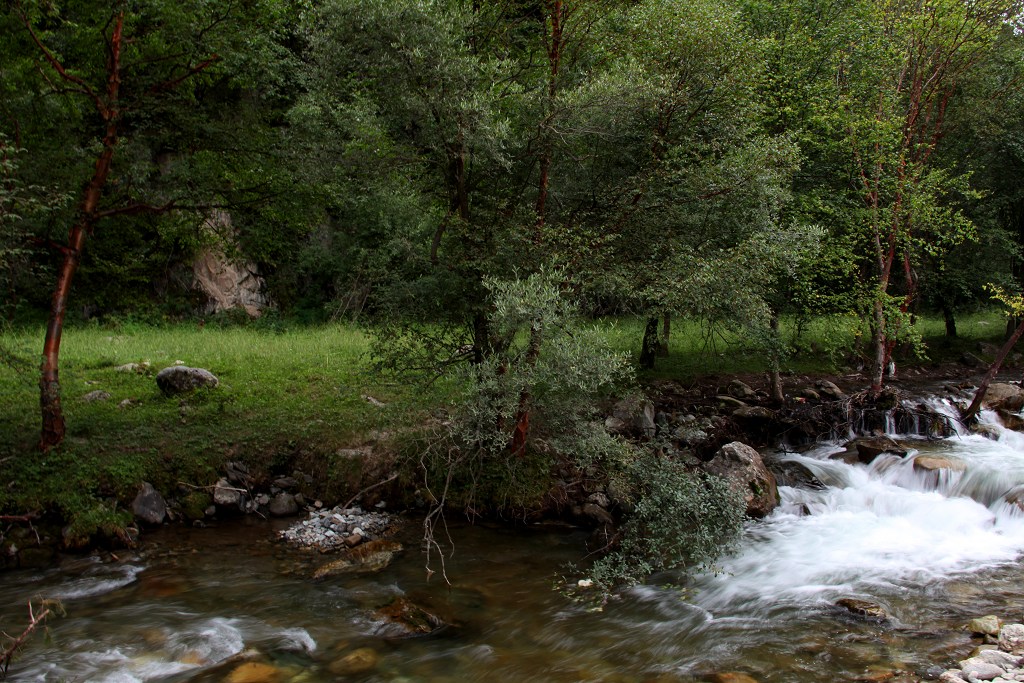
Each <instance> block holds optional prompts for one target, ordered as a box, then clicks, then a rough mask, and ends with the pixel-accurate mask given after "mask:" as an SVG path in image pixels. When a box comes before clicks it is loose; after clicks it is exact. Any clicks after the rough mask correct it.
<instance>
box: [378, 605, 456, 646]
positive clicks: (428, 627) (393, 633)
mask: <svg viewBox="0 0 1024 683" xmlns="http://www.w3.org/2000/svg"><path fill="white" fill-rule="evenodd" d="M376 615H377V616H378V617H380V618H381V619H383V620H384V623H383V624H381V625H380V626H379V627H378V628H377V630H376V632H375V635H378V636H382V637H385V638H413V637H416V636H426V635H430V634H431V633H433V632H434V631H437V630H438V629H440V628H444V627H445V626H447V624H446V623H445V622H444V620H443V619H441V618H440V617H438V616H436V615H434V614H431V613H430V612H428V611H426V610H425V609H423V608H422V607H420V606H419V605H416V604H415V603H413V602H411V601H410V600H408V599H406V598H401V597H399V598H395V599H394V600H392V601H391V602H390V603H388V604H387V605H385V606H384V607H381V608H380V609H378V610H377V611H376Z"/></svg>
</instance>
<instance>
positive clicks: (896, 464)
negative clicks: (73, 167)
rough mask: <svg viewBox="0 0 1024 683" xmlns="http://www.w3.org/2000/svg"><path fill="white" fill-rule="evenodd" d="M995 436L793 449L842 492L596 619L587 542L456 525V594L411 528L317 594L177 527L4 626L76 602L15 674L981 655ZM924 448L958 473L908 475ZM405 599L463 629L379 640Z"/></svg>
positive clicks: (645, 669)
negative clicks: (373, 570) (571, 573)
mask: <svg viewBox="0 0 1024 683" xmlns="http://www.w3.org/2000/svg"><path fill="white" fill-rule="evenodd" d="M993 428H994V429H996V430H997V432H998V434H999V437H1000V438H999V440H990V439H985V438H983V437H980V436H973V435H959V436H957V437H954V438H952V439H947V440H944V441H941V442H927V441H920V442H915V445H917V446H918V448H917V450H916V451H913V452H912V453H911V454H910V455H909V456H908V457H907V458H906V459H904V460H897V459H895V458H891V457H882V458H881V459H879V460H877V461H876V462H875V463H874V464H873V465H872V466H871V467H865V466H860V465H858V466H850V465H846V464H845V463H842V462H840V461H834V460H829V459H828V455H829V454H830V453H832V452H834V451H835V450H837V448H836V447H834V446H827V445H824V446H822V447H820V448H818V449H816V450H815V451H812V452H810V453H806V454H803V455H793V454H791V455H787V456H785V457H787V458H788V459H791V460H793V461H794V462H798V463H799V464H800V465H802V466H803V467H805V468H807V469H808V470H810V471H812V472H813V473H814V474H815V475H816V476H817V477H818V478H819V479H820V480H821V481H824V482H826V483H828V484H829V485H828V486H827V487H826V488H824V489H822V490H806V489H794V488H789V487H783V488H782V490H781V493H782V499H783V505H782V507H781V508H780V509H779V510H778V511H777V512H776V513H775V514H774V515H772V516H771V517H770V518H769V519H767V520H764V521H761V522H756V523H751V524H750V526H749V528H748V529H747V533H746V536H745V539H744V542H743V544H742V546H741V548H740V549H739V551H738V552H737V553H736V554H734V555H733V556H731V557H728V558H725V559H724V560H723V561H722V563H721V566H720V570H721V573H719V574H717V575H707V576H702V577H697V578H696V579H693V580H690V581H688V582H684V585H682V586H674V587H667V586H662V585H654V584H660V583H665V584H669V583H671V580H672V579H673V578H676V579H677V578H678V577H672V576H662V577H658V578H659V581H657V582H654V584H652V585H649V586H644V587H640V588H636V589H633V590H629V591H626V592H624V593H623V594H621V595H620V596H618V597H617V598H616V599H615V600H613V601H612V602H610V603H609V604H608V605H607V606H606V607H605V608H604V610H603V611H600V612H597V611H591V610H589V609H588V608H587V606H586V605H580V604H576V603H574V602H572V601H571V600H569V599H568V598H567V597H565V596H564V595H563V594H561V593H560V592H558V591H557V590H552V587H553V585H556V584H557V583H558V582H559V581H560V578H559V570H560V568H561V567H562V566H564V564H565V563H567V562H571V561H578V560H579V557H580V555H581V553H582V552H583V539H584V537H585V534H584V533H583V532H574V531H564V530H562V531H555V530H550V529H549V530H539V529H534V530H517V531H510V530H506V529H500V528H489V527H483V526H459V527H456V528H454V529H453V531H452V536H453V539H454V544H455V550H454V554H453V555H452V556H451V557H450V558H448V560H447V562H446V569H447V573H448V576H449V577H450V578H451V580H452V581H453V584H454V585H452V586H451V587H448V586H446V585H444V583H443V582H442V581H438V580H437V576H438V575H435V578H434V580H432V581H430V582H428V581H427V580H426V572H425V571H424V567H423V564H424V558H423V556H422V555H421V554H420V553H419V552H418V551H417V550H416V547H417V545H416V539H415V537H414V535H410V536H409V537H407V538H404V539H402V540H403V541H404V542H405V543H406V545H407V547H409V548H411V549H410V550H406V552H405V553H404V554H402V555H401V556H400V557H399V559H398V560H397V561H396V562H395V563H394V564H393V565H392V566H391V567H389V568H388V569H387V570H385V571H384V572H381V573H379V574H375V575H369V576H349V577H341V578H336V579H331V580H328V581H324V582H322V583H317V582H313V581H311V580H309V579H308V578H307V577H308V576H309V575H310V573H311V568H312V566H314V565H315V562H314V561H313V560H316V559H319V558H312V557H311V556H310V555H307V554H304V553H301V552H297V551H294V550H290V549H288V548H286V547H285V546H282V545H279V544H277V543H275V542H273V541H272V540H271V539H273V537H274V534H273V528H272V527H271V526H270V525H267V524H254V523H252V522H248V521H244V520H243V521H239V522H237V523H232V524H229V525H224V526H222V527H221V528H218V529H204V530H198V531H191V530H178V529H170V528H169V529H165V530H162V531H159V532H156V533H153V534H150V535H148V536H147V539H146V545H145V547H144V548H143V549H141V550H140V551H139V552H138V553H136V554H133V555H130V556H126V557H121V558H120V559H119V560H116V561H113V560H112V561H108V562H100V561H98V560H88V559H77V560H74V561H71V562H68V563H67V564H66V565H65V566H63V567H61V568H59V569H55V570H52V571H49V572H43V573H39V572H34V573H21V572H14V573H8V574H6V575H4V577H3V579H4V580H3V584H2V586H0V624H2V625H3V627H4V628H5V629H6V630H8V631H14V630H16V625H17V624H21V623H23V622H24V618H25V614H24V609H25V607H24V605H25V601H26V600H27V599H28V598H29V597H31V596H33V595H46V596H51V597H60V598H61V599H62V601H63V602H64V604H65V606H66V609H67V612H68V616H67V617H66V618H64V619H60V620H58V621H54V622H52V623H51V637H50V639H49V640H48V641H47V640H45V639H43V638H35V639H33V640H32V642H31V643H30V645H29V647H28V648H27V650H26V652H25V654H24V656H23V658H22V659H21V660H19V661H18V662H16V663H15V665H14V667H12V670H11V675H10V678H9V680H12V681H166V682H168V683H169V682H172V681H224V680H230V672H231V671H232V670H233V669H235V668H236V667H237V666H238V663H239V662H241V661H243V658H250V657H254V659H253V660H252V661H256V662H260V663H265V664H269V665H272V666H273V667H275V669H274V672H275V673H274V676H276V677H278V678H277V680H280V681H282V682H283V681H305V682H309V683H317V682H319V681H334V680H367V681H472V680H479V681H491V680H508V681H696V680H701V679H702V677H703V676H705V675H707V674H709V673H712V672H716V671H745V672H747V673H750V674H751V675H753V676H754V677H755V678H756V679H757V680H759V681H762V682H763V683H774V682H779V683H782V682H799V681H808V682H810V681H822V680H834V681H843V680H851V681H852V680H857V679H858V678H859V677H863V676H865V675H866V674H867V675H875V674H878V675H887V674H886V673H885V672H888V671H906V672H910V673H911V674H913V673H914V672H920V671H923V670H924V669H925V668H927V667H928V666H929V665H932V664H938V665H941V666H946V665H948V664H949V663H950V662H951V661H952V659H953V658H954V656H955V655H956V654H957V653H962V652H963V651H964V650H965V649H967V648H969V642H968V639H967V636H966V634H964V633H962V632H960V631H958V630H957V629H958V627H959V626H960V625H961V624H962V623H964V622H965V621H966V620H967V619H968V618H970V617H973V616H977V615H982V614H988V613H995V614H999V615H1001V616H1004V617H1007V618H1012V619H1020V618H1021V614H1020V609H1021V608H1020V605H1021V603H1022V600H1024V587H1022V585H1024V582H1022V581H1021V580H1020V579H1021V570H1020V568H1019V566H1018V563H1017V559H1018V558H1019V556H1020V554H1021V551H1022V550H1024V516H1022V515H1021V512H1020V509H1019V508H1018V507H1017V505H1016V504H1012V503H1007V502H1006V500H1005V498H1004V496H1005V495H1006V494H1007V493H1009V492H1012V490H1013V489H1014V487H1015V486H1019V485H1021V484H1024V439H1022V437H1021V435H1019V434H1015V433H1008V432H1005V431H1003V430H1001V429H998V428H997V427H993ZM925 455H928V456H933V457H940V456H941V457H945V458H950V459H952V460H956V461H960V462H963V463H964V465H965V467H964V471H963V472H955V471H950V470H946V471H939V472H935V471H931V472H926V471H921V470H920V468H915V467H914V460H915V459H916V458H917V457H923V456H925ZM416 526H417V525H416V524H412V525H410V527H411V528H412V529H415V528H416ZM435 568H436V567H435ZM396 596H405V597H407V598H408V599H409V600H411V601H412V602H414V603H415V604H418V605H420V606H422V607H423V608H425V609H428V610H430V611H431V612H433V613H435V614H437V615H439V616H441V617H442V618H443V619H445V620H446V621H447V622H449V623H450V624H452V626H451V627H449V628H447V629H444V630H442V631H441V632H439V633H438V634H436V635H433V636H430V637H425V638H407V639H386V638H381V637H376V636H374V635H373V634H374V633H375V631H376V630H377V629H378V627H379V626H380V623H379V617H377V616H375V609H376V608H378V607H380V606H382V605H384V604H386V603H388V602H389V601H390V600H392V599H393V598H394V597H396ZM842 597H854V598H860V599H866V600H871V601H874V602H877V603H880V604H881V605H883V606H884V607H885V608H886V610H887V611H888V612H889V614H890V615H891V616H892V619H891V620H890V621H889V622H888V623H873V622H863V621H858V620H856V619H853V618H851V617H849V616H847V615H845V614H844V613H842V612H841V610H838V609H837V608H835V607H834V606H833V605H834V602H835V600H837V599H838V598H842ZM362 648H370V651H369V652H370V655H367V656H370V660H371V663H370V665H369V666H368V671H365V672H363V673H359V674H349V675H346V674H345V673H343V669H342V668H339V667H340V665H339V661H340V660H342V659H344V658H345V657H346V656H347V655H351V654H352V653H353V652H356V651H358V650H360V649H362ZM364 652H365V650H364ZM247 660H248V659H247ZM267 680H270V679H267ZM897 680H898V679H897ZM908 680H909V679H908Z"/></svg>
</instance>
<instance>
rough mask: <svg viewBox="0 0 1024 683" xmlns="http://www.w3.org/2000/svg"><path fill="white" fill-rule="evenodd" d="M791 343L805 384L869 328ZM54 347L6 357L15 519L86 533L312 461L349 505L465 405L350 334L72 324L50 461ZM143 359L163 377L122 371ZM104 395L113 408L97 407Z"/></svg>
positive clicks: (1, 385)
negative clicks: (204, 488)
mask: <svg viewBox="0 0 1024 683" xmlns="http://www.w3.org/2000/svg"><path fill="white" fill-rule="evenodd" d="M921 324H922V329H923V331H924V335H925V337H926V340H927V342H928V344H929V348H930V355H931V358H932V359H933V360H942V359H950V358H957V357H959V356H960V355H962V353H963V352H964V351H972V352H977V347H978V341H980V340H984V341H990V342H998V341H999V340H1000V339H1001V331H1002V325H1003V323H1002V319H1001V318H1000V317H999V315H998V314H996V313H990V314H980V315H977V316H973V317H971V318H965V319H963V320H961V321H959V329H960V332H961V337H960V338H958V339H957V340H953V341H949V340H945V339H944V338H943V337H942V333H943V328H942V325H941V321H938V320H923V321H922V323H921ZM598 325H599V327H600V328H601V329H602V330H603V333H604V336H605V337H606V339H607V340H608V341H609V342H610V343H611V345H612V346H613V347H614V348H616V349H618V350H619V351H621V352H623V353H634V352H635V351H636V349H637V347H638V346H639V342H640V338H641V336H642V331H643V323H642V321H639V320H633V319H622V320H616V321H602V322H600V323H598ZM784 333H785V334H786V335H787V338H788V339H790V340H792V341H793V342H794V343H795V346H796V348H797V353H796V354H795V355H794V356H793V357H792V358H791V359H790V361H789V364H788V365H789V369H791V370H793V371H795V372H799V373H814V372H818V373H832V372H845V371H847V370H848V369H849V364H850V363H855V362H856V360H857V359H856V356H855V355H852V354H851V351H850V349H851V348H852V347H853V346H854V342H855V337H856V334H857V329H856V325H855V324H854V321H851V320H849V319H842V318H837V319H819V320H815V321H813V322H812V323H810V324H808V325H806V326H805V327H804V328H802V329H801V330H797V329H796V328H795V327H794V323H793V321H787V322H786V324H785V327H784ZM41 339H42V330H41V329H35V328H20V329H16V330H14V331H8V332H6V333H4V334H3V335H2V336H0V348H3V349H5V350H6V352H8V353H9V352H13V353H14V355H15V357H17V358H20V359H22V360H21V361H20V362H15V363H14V364H11V363H0V471H2V472H3V481H4V486H3V487H0V512H3V513H25V512H30V511H36V510H51V511H57V512H59V513H60V514H61V515H62V516H63V518H64V519H67V520H71V521H72V526H73V529H74V530H75V531H76V532H80V533H82V534H88V533H89V531H90V530H91V529H92V528H103V527H108V528H113V527H114V526H116V523H117V521H118V520H123V519H124V517H123V514H122V513H121V512H119V510H123V507H124V505H125V504H126V502H128V501H130V500H131V498H132V497H133V496H134V494H135V491H136V490H137V486H138V484H139V482H141V481H143V480H146V481H150V482H152V483H153V484H154V485H155V486H156V487H157V488H158V489H160V490H163V491H165V492H166V491H172V490H174V489H175V488H176V487H179V486H180V485H182V484H185V485H208V484H211V483H213V482H214V481H215V480H216V478H217V477H218V476H219V474H220V472H221V471H222V467H223V464H224V463H225V462H226V461H229V460H240V461H243V462H246V463H250V464H253V465H254V466H256V467H257V468H259V469H261V470H262V471H264V472H266V473H271V474H279V473H287V472H288V471H289V468H291V467H293V466H295V465H296V464H297V463H298V464H301V465H302V467H303V470H304V471H306V472H310V473H313V474H315V475H316V476H317V477H320V478H322V479H324V480H325V481H327V482H335V483H336V486H335V488H334V491H335V493H336V494H337V495H347V493H346V492H345V488H346V486H351V485H354V482H355V481H357V480H358V476H357V474H356V473H353V472H351V471H349V469H351V467H352V460H351V458H345V457H339V456H338V451H339V450H341V449H346V448H353V447H358V446H360V445H362V444H364V443H367V442H368V441H371V440H372V439H373V434H374V433H375V432H386V431H394V430H396V429H401V428H402V427H403V426H407V425H414V424H419V423H421V422H422V421H423V420H424V419H425V418H426V416H427V415H428V414H429V413H430V412H431V411H432V410H434V409H436V408H437V407H438V406H439V405H442V404H444V403H445V402H446V401H447V400H449V399H450V396H451V386H450V385H446V384H445V383H443V382H437V383H434V384H433V385H431V386H430V387H429V388H423V387H418V386H412V385H410V384H407V383H402V382H396V381H390V380H388V379H386V378H383V377H381V376H380V375H377V374H375V373H374V372H372V369H371V362H370V358H369V354H368V352H369V341H370V340H369V338H368V336H367V335H366V334H365V333H364V332H362V331H360V330H357V329H355V328H352V327H347V326H344V325H330V326H321V327H294V328H291V329H282V330H274V329H260V328H258V327H254V328H250V327H228V328H218V327H214V326H207V327H205V328H200V327H199V326H197V325H194V324H191V325H190V324H182V325H178V326H171V327H146V326H132V325H121V326H118V327H116V328H109V329H108V328H104V327H101V326H78V327H71V328H69V329H68V330H67V331H66V333H65V337H64V342H63V346H62V353H61V380H62V384H63V387H64V409H65V414H66V417H67V422H68V438H67V440H66V442H65V444H64V446H63V447H62V448H60V449H59V450H57V451H55V452H53V453H50V454H47V455H45V456H43V455H39V454H38V453H37V452H36V450H35V443H36V439H37V438H38V426H39V415H38V408H37V406H38V388H37V381H38V376H37V371H36V368H35V359H36V358H38V349H39V347H40V346H41ZM670 351H671V353H670V355H669V356H668V357H667V358H661V359H659V360H658V364H657V368H656V369H655V371H653V373H647V374H646V375H645V377H644V378H646V379H655V378H672V379H680V380H684V381H689V380H692V379H694V378H695V377H698V376H701V375H710V374H717V375H729V374H735V373H752V372H762V371H764V369H765V367H764V362H763V360H762V358H761V357H760V356H759V355H758V354H757V353H756V352H755V351H754V347H753V345H751V344H749V343H748V342H747V341H746V340H745V339H744V338H743V337H742V336H738V335H736V334H729V333H723V332H719V331H715V332H713V333H709V331H708V330H707V329H706V328H704V327H702V326H700V325H697V324H695V323H691V322H680V321H677V322H675V324H674V326H673V334H672V346H671V349H670ZM178 361H182V362H184V363H185V364H186V365H190V366H198V367H203V368H207V369H209V370H210V371H212V372H213V373H214V374H216V375H217V376H218V377H219V378H220V381H221V385H220V387H218V388H217V389H216V390H213V391H208V392H204V393H199V394H196V395H193V396H191V397H189V398H187V399H177V398H176V399H168V398H165V397H164V396H163V395H162V394H161V393H160V392H159V390H158V389H157V386H156V383H155V381H154V377H155V375H156V372H157V371H159V370H160V369H161V368H163V367H166V366H169V365H173V364H175V363H176V362H178ZM127 363H139V364H148V367H147V369H145V370H143V371H140V372H123V371H119V370H118V369H117V368H118V367H119V366H122V365H125V364H127ZM95 391H104V392H107V393H109V395H110V396H109V398H107V399H106V400H99V401H91V402H90V401H87V400H85V398H84V397H85V396H86V395H87V394H89V393H90V392H95ZM346 468H349V469H346ZM119 515H121V516H119Z"/></svg>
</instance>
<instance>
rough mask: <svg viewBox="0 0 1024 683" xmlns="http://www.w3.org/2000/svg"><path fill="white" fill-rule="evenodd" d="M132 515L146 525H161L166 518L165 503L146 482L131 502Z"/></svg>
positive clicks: (158, 493)
mask: <svg viewBox="0 0 1024 683" xmlns="http://www.w3.org/2000/svg"><path fill="white" fill-rule="evenodd" d="M132 514H133V515H135V518H136V519H138V520H140V521H142V522H145V523H146V524H161V523H163V521H164V518H165V517H166V516H167V503H166V501H164V497H163V496H161V495H160V492H159V491H157V490H156V489H155V488H153V485H152V484H150V483H149V482H148V481H146V482H143V483H142V487H141V488H140V489H139V493H138V494H137V495H136V496H135V500H133V501H132Z"/></svg>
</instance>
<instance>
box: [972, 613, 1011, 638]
mask: <svg viewBox="0 0 1024 683" xmlns="http://www.w3.org/2000/svg"><path fill="white" fill-rule="evenodd" d="M1002 625H1003V624H1002V621H1001V620H1000V619H999V617H997V616H996V615H994V614H989V615H987V616H984V617H977V618H976V619H971V621H970V622H968V624H967V627H966V628H967V630H968V631H970V632H971V633H977V634H979V635H983V636H998V635H999V628H1000V627H1001V626H1002Z"/></svg>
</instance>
